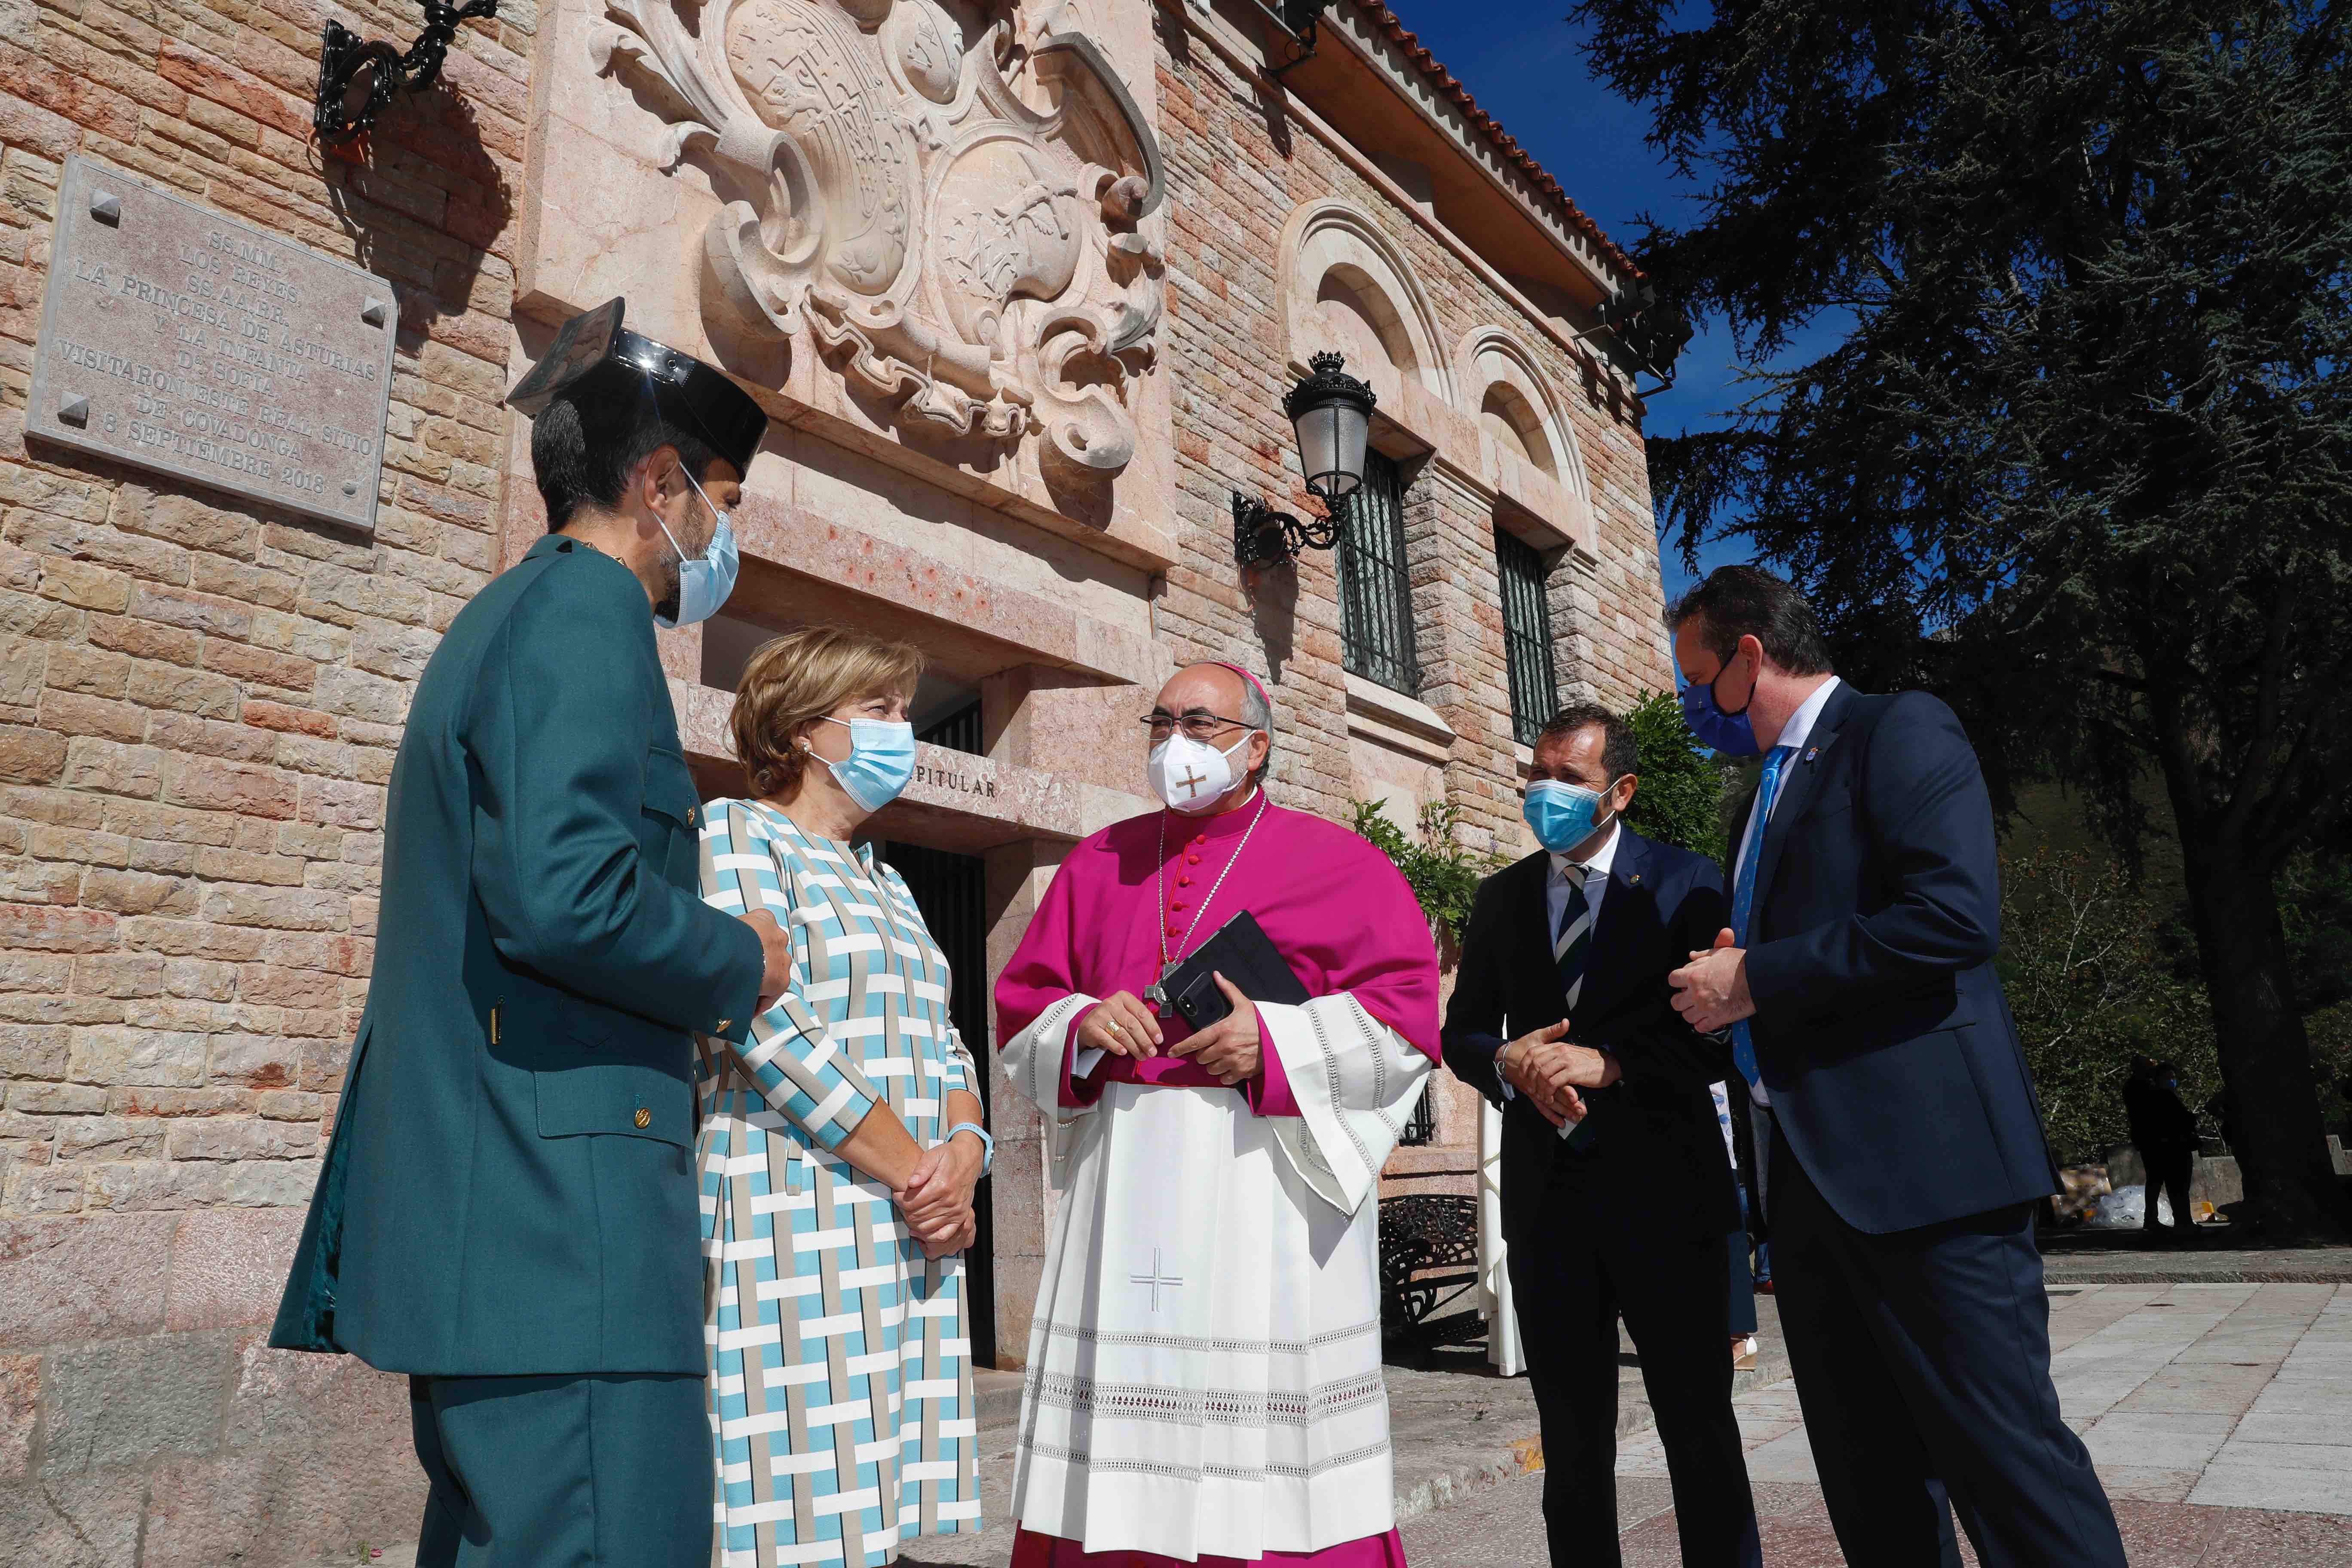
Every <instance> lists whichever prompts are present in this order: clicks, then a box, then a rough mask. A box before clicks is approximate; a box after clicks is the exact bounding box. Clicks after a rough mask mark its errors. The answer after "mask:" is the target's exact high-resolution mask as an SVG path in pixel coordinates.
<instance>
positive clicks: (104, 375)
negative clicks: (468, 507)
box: [25, 153, 398, 528]
mask: <svg viewBox="0 0 2352 1568" xmlns="http://www.w3.org/2000/svg"><path fill="white" fill-rule="evenodd" d="M397 315H398V310H397V309H396V307H395V305H394V298H393V292H392V286H391V285H390V284H389V283H387V282H385V281H384V280H383V279H381V278H378V277H376V276H375V275H374V274H373V273H370V272H365V271H362V269H361V268H357V267H353V266H352V265H351V264H350V263H349V262H345V261H338V260H336V259H334V258H331V257H327V256H321V255H320V254H319V253H318V252H316V251H314V250H310V249H309V248H307V247H302V246H299V245H295V244H292V243H289V241H287V240H286V239H284V238H282V237H279V236H278V235H275V234H272V233H270V232H268V230H266V229H260V228H256V227H255V226H252V225H251V224H247V223H240V222H238V221H236V219H234V218H231V217H228V216H225V215H223V214H221V213H217V212H215V211H213V210H212V209H211V208H209V207H205V206H202V205H198V204H196V203H194V202H191V201H188V200H186V199H185V198H184V197H181V196H176V195H172V194H171V193H170V192H168V191H163V190H159V189H157V188H156V187H155V186H153V185H151V184H146V183H145V182H143V181H141V180H137V179H134V178H132V177H131V176H130V175H128V174H123V173H121V171H119V170H116V169H113V168H110V167H108V166H107V165H106V164H104V163H96V162H94V161H92V160H90V159H89V158H85V157H83V156H81V155H79V153H77V154H75V155H74V156H72V157H69V158H68V159H67V160H66V167H65V177H64V178H63V179H62V180H60V181H59V182H58V218H57V229H56V236H55V239H54V243H53V244H52V246H51V248H50V258H49V286H48V292H47V295H46V296H45V297H44V299H43V301H42V305H41V336H40V342H39V343H38V345H37V347H36V349H35V351H34V357H33V387H32V403H31V406H30V407H28V408H27V409H26V414H25V428H26V434H27V435H30V436H34V437H45V438H47V439H48V440H51V441H57V442H61V443H63V444H64V445H66V446H68V447H80V448H81V449H82V450H84V451H87V452H96V453H98V454H100V455H101V456H103V457H108V458H115V459H117V460H118V461H121V462H125V463H136V464H138V465H139V466H141V467H142V468H157V469H161V470H162V471H163V472H164V473H167V474H173V475H176V476H178V477H179V478H181V479H193V480H194V481H196V482H197V483H199V484H205V485H210V486H213V487H215V489H225V490H229V491H233V492H235V493H236V494H237V495H242V496H250V497H252V498H253V499H255V500H263V501H268V502H271V503H273V504H275V505H278V506H282V507H286V508H289V509H290V510H295V511H300V512H306V513H308V514H310V516H312V517H320V518H325V519H327V520H328V521H331V522H340V523H345V524H348V525H350V526H352V527H355V528H373V526H374V523H375V504H376V486H377V481H378V479H380V477H381V476H382V474H383V426H384V411H385V408H386V407H387V405H388V404H389V401H390V398H391V395H392V355H393V342H394V327H395V326H396V324H397V322H396V318H397Z"/></svg>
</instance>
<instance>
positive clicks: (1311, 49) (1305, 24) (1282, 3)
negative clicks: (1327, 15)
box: [1251, 0, 1331, 81]
mask: <svg viewBox="0 0 2352 1568" xmlns="http://www.w3.org/2000/svg"><path fill="white" fill-rule="evenodd" d="M1251 4H1252V5H1255V6H1256V7H1257V8H1258V10H1259V12H1260V13H1261V14H1262V15H1264V16H1265V19H1266V20H1267V21H1269V22H1272V23H1273V24H1274V25H1275V26H1276V27H1278V28H1280V29H1281V30H1282V35H1283V37H1286V38H1288V39H1289V40H1290V41H1291V42H1292V43H1293V44H1295V45H1297V47H1298V52H1297V54H1296V55H1293V56H1292V57H1291V58H1289V59H1287V60H1285V61H1284V62H1283V63H1282V64H1280V65H1278V66H1268V67H1267V68H1266V73H1265V74H1266V75H1268V76H1270V77H1273V78H1274V79H1276V80H1277V81H1279V80H1280V79H1282V73H1283V72H1285V71H1286V70H1291V69H1294V68H1297V67H1298V66H1301V65H1304V64H1305V63H1306V62H1307V61H1308V60H1310V59H1313V58H1315V44H1316V37H1317V35H1318V33H1319V32H1320V31H1321V29H1322V25H1323V13H1324V12H1325V11H1326V10H1328V9H1329V8H1330V5H1331V0H1271V3H1269V0H1251Z"/></svg>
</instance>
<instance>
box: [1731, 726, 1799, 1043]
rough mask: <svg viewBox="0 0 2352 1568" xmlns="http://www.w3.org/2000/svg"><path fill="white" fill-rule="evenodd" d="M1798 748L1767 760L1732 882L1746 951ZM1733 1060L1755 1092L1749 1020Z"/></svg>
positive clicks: (1737, 938)
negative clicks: (1759, 876)
mask: <svg viewBox="0 0 2352 1568" xmlns="http://www.w3.org/2000/svg"><path fill="white" fill-rule="evenodd" d="M1796 750H1797V748H1796V747H1794V746H1775V747H1773V748H1772V750H1771V752H1770V754H1769V755H1768V756H1766V757H1765V759H1764V776H1763V777H1762V778H1761V779H1759V781H1758V782H1757V784H1756V810H1755V812H1754V814H1753V815H1752V816H1750V818H1749V820H1750V821H1751V822H1753V823H1754V824H1755V826H1754V829H1753V830H1752V831H1751V832H1749V834H1748V847H1747V849H1746V850H1745V851H1743V852H1742V853H1741V855H1740V857H1739V871H1738V875H1736V876H1735V877H1733V878H1732V879H1731V941H1732V945H1733V946H1735V947H1738V948H1740V949H1742V950H1745V949H1746V947H1747V946H1748V917H1749V916H1750V915H1752V914H1754V913H1755V912H1756V866H1757V863H1758V862H1759V860H1761V859H1762V858H1764V833H1765V830H1766V828H1768V827H1769V826H1771V822H1772V803H1773V801H1775V800H1777V799H1778V798H1780V770H1781V769H1782V768H1784V767H1786V766H1788V764H1789V759H1790V757H1791V756H1792V755H1794V754H1795V753H1796ZM1731 1060H1732V1062H1733V1064H1734V1065H1735V1066H1737V1067H1738V1068H1739V1076H1740V1077H1742V1078H1744V1079H1747V1080H1748V1086H1749V1087H1750V1088H1753V1087H1754V1086H1755V1083H1756V1079H1757V1077H1758V1068H1757V1066H1756V1042H1755V1041H1754V1040H1753V1039H1752V1038H1750V1037H1749V1036H1748V1020H1747V1019H1745V1018H1742V1019H1740V1020H1739V1022H1738V1023H1737V1024H1734V1025H1732V1026H1731Z"/></svg>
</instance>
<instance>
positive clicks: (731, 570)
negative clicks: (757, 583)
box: [654, 467, 740, 626]
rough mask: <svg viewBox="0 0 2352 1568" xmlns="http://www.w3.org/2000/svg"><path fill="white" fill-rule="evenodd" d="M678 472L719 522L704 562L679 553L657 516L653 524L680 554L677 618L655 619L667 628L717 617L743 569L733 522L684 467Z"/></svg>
mask: <svg viewBox="0 0 2352 1568" xmlns="http://www.w3.org/2000/svg"><path fill="white" fill-rule="evenodd" d="M677 471H678V472H679V473H681V474H686V482H687V483H688V484H690V485H694V493H695V494H696V495H698V496H702V504H703V505H705V506H707V507H709V508H710V515H711V516H712V517H714V518H717V519H718V520H719V521H718V522H717V523H716V524H714V525H713V526H712V528H711V530H710V542H709V544H707V545H705V546H704V547H703V551H702V559H701V560H699V561H688V559H687V558H686V552H685V551H683V550H678V549H677V535H676V534H674V533H672V532H671V531H669V524H667V523H666V522H662V521H661V518H660V516H659V514H656V516H655V518H654V521H656V522H657V523H661V531H662V537H663V538H664V539H667V540H668V541H669V547H670V548H671V549H672V550H677V616H674V617H673V616H664V615H660V614H658V613H657V614H656V615H655V616H654V619H655V620H656V622H658V623H659V624H661V625H662V626H692V625H694V623H695V622H697V621H707V620H709V618H710V617H711V616H715V615H717V614H718V613H719V605H723V604H725V603H726V602H727V595H730V594H731V593H733V592H734V591H735V573H736V570H737V568H738V566H739V565H740V563H739V562H738V561H737V559H736V556H735V523H734V520H733V519H731V518H730V517H729V516H728V515H727V514H726V513H725V512H723V511H720V510H719V508H718V507H716V506H714V505H712V503H711V500H710V498H709V496H707V495H703V491H702V487H701V486H700V485H698V484H695V481H694V476H693V475H692V474H687V473H686V469H685V468H683V467H681V468H679V469H678V470H677Z"/></svg>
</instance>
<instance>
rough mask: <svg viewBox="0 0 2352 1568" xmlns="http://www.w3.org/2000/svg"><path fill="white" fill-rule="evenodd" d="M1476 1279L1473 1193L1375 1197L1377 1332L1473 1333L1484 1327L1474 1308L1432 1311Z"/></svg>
mask: <svg viewBox="0 0 2352 1568" xmlns="http://www.w3.org/2000/svg"><path fill="white" fill-rule="evenodd" d="M1477 1285H1478V1200H1477V1199H1475V1198H1469V1197H1459V1196H1456V1195H1454V1194H1450V1193H1412V1194H1407V1195H1405V1196H1403V1197H1395V1198H1387V1199H1383V1200H1382V1201H1381V1333H1382V1334H1383V1336H1385V1337H1386V1338H1389V1339H1396V1340H1407V1341H1411V1342H1415V1343H1419V1344H1434V1343H1438V1342H1451V1341H1453V1340H1455V1339H1458V1338H1465V1337H1468V1338H1475V1337H1476V1332H1483V1331H1484V1320H1483V1319H1482V1318H1480V1316H1479V1315H1478V1314H1477V1313H1476V1312H1458V1313H1451V1314H1448V1315H1446V1316H1445V1317H1444V1318H1439V1317H1438V1316H1437V1314H1438V1310H1439V1309H1440V1308H1442V1307H1446V1306H1450V1305H1451V1304H1453V1302H1454V1301H1455V1300H1458V1299H1459V1298H1460V1297H1461V1295H1462V1294H1463V1292H1465V1290H1474V1289H1477ZM1433 1319H1434V1320H1436V1321H1432V1320H1433Z"/></svg>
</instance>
